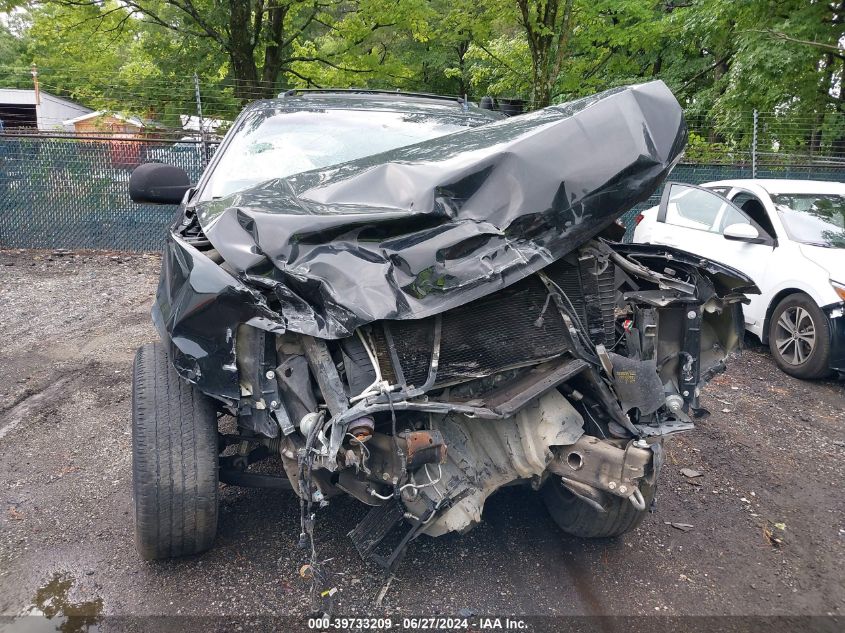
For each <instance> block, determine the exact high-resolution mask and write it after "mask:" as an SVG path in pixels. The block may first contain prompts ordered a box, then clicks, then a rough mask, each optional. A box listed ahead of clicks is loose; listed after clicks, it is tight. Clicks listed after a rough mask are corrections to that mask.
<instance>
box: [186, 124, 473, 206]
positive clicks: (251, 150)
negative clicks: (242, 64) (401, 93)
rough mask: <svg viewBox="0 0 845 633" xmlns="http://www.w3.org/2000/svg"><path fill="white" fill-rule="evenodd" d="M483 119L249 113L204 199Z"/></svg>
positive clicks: (405, 143) (355, 157) (227, 150)
mask: <svg viewBox="0 0 845 633" xmlns="http://www.w3.org/2000/svg"><path fill="white" fill-rule="evenodd" d="M478 123H480V121H478V120H471V119H461V118H459V117H447V116H432V115H430V114H417V113H408V112H391V111H383V110H331V109H322V110H310V111H285V110H282V109H273V108H267V109H262V110H255V111H253V112H251V113H249V114H248V115H247V116H246V118H245V119H244V120H243V121H242V122H241V124H240V125H239V126H238V129H237V130H236V131H235V133H234V136H233V138H232V139H231V141H230V142H229V143H228V145H227V146H226V147H225V148H224V149H223V152H224V154H223V155H222V157H221V158H220V160H219V162H218V163H217V165H216V167H215V168H214V171H213V173H212V174H211V176H210V178H209V180H208V182H207V183H206V185H205V187H204V188H203V192H202V196H201V200H213V199H216V198H222V197H224V196H228V195H229V194H232V193H235V192H237V191H242V190H244V189H248V188H249V187H252V186H254V185H257V184H259V183H262V182H266V181H268V180H272V179H275V178H285V177H287V176H290V175H292V174H297V173H300V172H303V171H309V170H311V169H320V168H323V167H329V166H331V165H337V164H339V163H344V162H346V161H350V160H355V159H357V158H362V157H364V156H370V155H372V154H378V153H381V152H386V151H388V150H391V149H395V148H397V147H402V146H404V145H411V144H413V143H419V142H421V141H424V140H427V139H431V138H435V137H438V136H443V135H444V134H450V133H452V132H456V131H458V130H462V129H465V128H466V127H468V126H469V125H472V124H475V125H477V124H478Z"/></svg>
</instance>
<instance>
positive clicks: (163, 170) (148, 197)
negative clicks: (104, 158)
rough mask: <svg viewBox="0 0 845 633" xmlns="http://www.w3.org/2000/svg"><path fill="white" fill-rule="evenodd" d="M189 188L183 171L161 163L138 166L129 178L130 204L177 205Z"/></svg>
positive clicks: (188, 182) (188, 181) (189, 183)
mask: <svg viewBox="0 0 845 633" xmlns="http://www.w3.org/2000/svg"><path fill="white" fill-rule="evenodd" d="M190 188H191V181H190V180H189V179H188V174H187V173H185V170H184V169H182V168H181V167H174V166H173V165H165V164H163V163H144V164H143V165H138V166H137V167H136V168H135V170H134V171H133V172H132V175H130V176H129V197H130V198H131V199H132V202H149V203H152V204H179V203H180V202H182V198H184V197H185V192H186V191H188V189H190Z"/></svg>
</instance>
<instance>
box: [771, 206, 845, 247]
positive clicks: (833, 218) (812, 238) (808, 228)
mask: <svg viewBox="0 0 845 633" xmlns="http://www.w3.org/2000/svg"><path fill="white" fill-rule="evenodd" d="M772 201H773V202H774V203H775V206H776V207H777V210H778V213H779V214H780V219H781V221H782V222H783V225H784V227H785V228H786V232H787V233H788V234H789V238H790V239H791V240H792V241H794V242H801V243H802V244H809V245H810V246H823V247H825V248H845V197H843V196H840V195H835V194H820V193H787V194H781V195H776V196H772Z"/></svg>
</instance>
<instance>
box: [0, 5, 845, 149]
mask: <svg viewBox="0 0 845 633" xmlns="http://www.w3.org/2000/svg"><path fill="white" fill-rule="evenodd" d="M0 9H2V10H6V11H12V10H13V9H14V11H13V12H11V13H6V16H7V17H6V19H5V20H4V22H0V24H4V23H5V24H6V26H0V82H2V85H6V86H19V85H23V86H26V85H30V84H31V78H30V76H29V66H30V64H31V63H35V64H37V65H38V67H39V73H40V78H41V80H42V82H43V85H44V86H45V88H46V89H48V90H50V91H54V92H58V93H60V94H64V95H68V96H71V97H73V98H75V99H78V100H79V101H81V102H83V103H86V104H87V105H91V106H93V107H108V108H110V109H114V110H118V111H125V112H128V113H133V114H137V115H140V116H145V117H148V118H154V119H156V120H159V121H162V122H165V123H171V122H173V121H175V119H176V116H177V115H178V114H180V113H186V112H189V113H190V112H193V110H194V107H195V105H194V85H193V74H194V73H196V74H197V75H198V77H199V82H200V85H201V92H202V94H203V98H204V100H205V107H206V110H207V112H208V113H210V114H212V115H216V116H222V117H231V116H233V115H234V114H235V113H236V112H237V110H238V109H239V108H240V107H241V105H242V104H243V103H244V102H245V101H248V100H250V99H254V98H262V97H267V96H271V95H274V94H276V93H277V92H279V91H281V90H284V89H287V88H305V87H328V86H331V87H353V86H354V87H369V88H386V89H396V88H400V89H406V90H418V91H425V92H435V93H441V94H453V95H464V94H466V95H469V96H470V97H471V98H475V99H478V98H480V97H481V96H482V95H485V94H489V95H492V96H495V97H498V98H500V99H508V98H509V99H518V100H522V101H523V102H524V103H525V104H526V106H527V107H529V108H531V107H541V106H543V105H546V104H548V103H554V102H559V101H564V100H569V99H572V98H576V97H579V96H582V95H584V94H589V93H592V92H595V91H597V90H602V89H605V88H609V87H613V86H617V85H624V84H628V83H633V82H638V81H646V80H650V79H652V78H660V79H663V80H664V81H666V82H667V83H668V84H669V85H670V87H671V88H672V89H673V90H674V91H675V93H676V94H677V95H678V97H679V99H680V100H681V101H682V103H683V104H684V106H685V109H686V112H687V116H688V118H689V120H690V121H691V122H692V124H693V125H694V127H695V128H696V129H697V130H701V131H702V132H701V135H700V136H699V137H698V139H697V140H696V143H697V145H695V144H694V145H691V151H693V152H696V151H704V152H706V151H707V150H706V147H705V146H706V145H708V144H709V145H711V146H713V147H715V148H725V147H735V146H739V145H738V144H741V145H743V146H747V142H748V138H749V134H750V131H751V121H752V117H751V112H752V110H754V109H757V110H759V111H761V112H767V113H772V114H771V115H769V116H767V117H765V119H764V120H761V126H760V132H761V138H760V139H759V141H760V143H761V146H762V147H763V149H764V150H766V151H772V152H775V153H777V152H780V153H784V152H795V151H802V152H803V151H807V152H821V151H824V152H827V153H831V154H834V155H837V156H845V116H843V115H845V105H843V104H845V97H843V91H842V90H841V83H842V79H843V66H844V65H845V44H844V43H843V42H845V33H844V31H845V29H843V20H845V1H843V0H836V1H834V0H743V1H742V2H724V0H488V1H487V2H483V3H481V2H478V1H477V0H427V1H424V2H423V1H419V0H390V1H388V0H229V1H228V2H227V3H220V2H216V1H214V0H2V5H0ZM796 130H800V133H799V132H796Z"/></svg>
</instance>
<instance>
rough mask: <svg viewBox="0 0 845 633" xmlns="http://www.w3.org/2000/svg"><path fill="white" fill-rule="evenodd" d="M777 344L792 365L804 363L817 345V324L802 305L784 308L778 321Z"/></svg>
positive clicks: (779, 350) (780, 351)
mask: <svg viewBox="0 0 845 633" xmlns="http://www.w3.org/2000/svg"><path fill="white" fill-rule="evenodd" d="M775 345H776V346H777V350H778V352H779V353H780V356H781V358H783V360H784V361H785V362H787V363H789V364H790V365H803V364H804V363H805V362H807V360H808V359H809V358H810V356H811V355H812V353H813V350H814V349H815V347H816V324H815V323H813V318H812V317H811V316H810V313H809V312H808V311H807V310H805V309H804V308H802V307H801V306H791V307H789V308H787V309H786V310H784V311H783V312H782V313H781V315H780V317H779V318H778V321H777V327H776V331H775Z"/></svg>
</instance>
